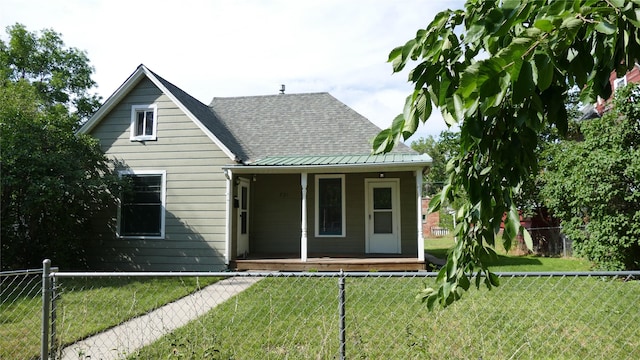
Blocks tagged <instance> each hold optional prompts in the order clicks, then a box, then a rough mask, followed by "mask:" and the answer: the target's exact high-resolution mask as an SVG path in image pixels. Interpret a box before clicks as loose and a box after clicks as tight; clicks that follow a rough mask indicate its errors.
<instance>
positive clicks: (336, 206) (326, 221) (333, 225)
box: [315, 175, 346, 237]
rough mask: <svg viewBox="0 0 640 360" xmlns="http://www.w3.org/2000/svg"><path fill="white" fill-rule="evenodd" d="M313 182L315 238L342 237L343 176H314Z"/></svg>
mask: <svg viewBox="0 0 640 360" xmlns="http://www.w3.org/2000/svg"><path fill="white" fill-rule="evenodd" d="M315 180H316V181H315V197H316V201H315V205H316V206H315V213H316V216H315V223H316V224H315V225H316V226H315V228H316V229H315V230H316V236H318V237H344V236H345V229H346V227H345V223H346V217H345V191H344V187H345V186H344V175H316V177H315Z"/></svg>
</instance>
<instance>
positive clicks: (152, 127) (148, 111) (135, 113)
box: [130, 105, 158, 141]
mask: <svg viewBox="0 0 640 360" xmlns="http://www.w3.org/2000/svg"><path fill="white" fill-rule="evenodd" d="M157 113H158V108H157V106H156V105H133V106H131V136H130V138H131V140H133V141H147V140H156V138H157V136H156V132H157V128H158V121H157V119H158V114H157Z"/></svg>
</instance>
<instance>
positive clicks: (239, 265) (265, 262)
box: [229, 255, 426, 271]
mask: <svg viewBox="0 0 640 360" xmlns="http://www.w3.org/2000/svg"><path fill="white" fill-rule="evenodd" d="M229 268H230V269H233V270H237V271H245V270H265V271H340V270H344V271H415V270H425V269H426V262H425V261H420V260H419V259H418V258H408V257H393V256H391V257H365V256H333V255H332V256H317V257H309V258H307V261H306V262H302V261H301V260H300V257H299V256H279V257H274V256H268V257H261V256H250V257H248V258H247V259H236V260H232V261H231V262H230V264H229Z"/></svg>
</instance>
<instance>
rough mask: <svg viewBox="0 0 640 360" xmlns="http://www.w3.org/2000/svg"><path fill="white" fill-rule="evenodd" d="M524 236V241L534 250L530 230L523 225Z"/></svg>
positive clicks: (528, 247)
mask: <svg viewBox="0 0 640 360" xmlns="http://www.w3.org/2000/svg"><path fill="white" fill-rule="evenodd" d="M522 236H523V237H524V243H525V244H526V245H527V249H529V250H531V251H533V239H531V234H529V230H527V229H525V228H524V227H522Z"/></svg>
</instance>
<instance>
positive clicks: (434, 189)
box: [411, 130, 460, 196]
mask: <svg viewBox="0 0 640 360" xmlns="http://www.w3.org/2000/svg"><path fill="white" fill-rule="evenodd" d="M459 147H460V134H459V133H458V132H453V131H449V130H445V131H442V132H440V135H439V136H438V138H437V139H436V138H434V137H433V136H432V135H429V136H428V137H426V138H420V139H418V140H417V141H413V142H411V148H412V149H413V150H415V151H417V152H419V153H421V154H427V155H429V156H430V157H431V159H432V160H433V163H432V165H431V168H430V169H429V173H428V174H427V175H426V178H425V192H426V195H428V196H432V195H434V194H436V193H438V192H439V191H441V190H442V186H443V185H444V183H445V181H446V179H447V172H446V168H447V163H448V162H449V160H451V159H452V158H453V157H454V156H455V155H456V154H457V153H458V148H459Z"/></svg>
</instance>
